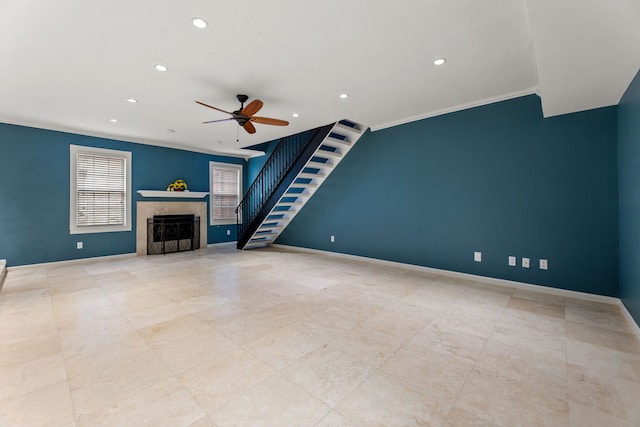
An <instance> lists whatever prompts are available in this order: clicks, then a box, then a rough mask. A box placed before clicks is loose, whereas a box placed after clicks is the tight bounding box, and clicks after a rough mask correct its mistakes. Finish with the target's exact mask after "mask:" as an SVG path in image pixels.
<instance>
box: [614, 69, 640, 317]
mask: <svg viewBox="0 0 640 427" xmlns="http://www.w3.org/2000/svg"><path fill="white" fill-rule="evenodd" d="M618 150H619V151H618V173H619V197H620V207H619V209H620V298H621V299H622V302H623V303H624V305H625V306H626V307H627V309H628V310H629V312H630V313H631V315H632V316H633V317H634V318H635V320H636V322H637V323H638V324H640V72H638V74H637V75H636V77H635V79H634V80H633V81H632V82H631V85H629V88H628V89H627V91H626V93H625V94H624V96H623V97H622V100H621V101H620V104H619V106H618Z"/></svg>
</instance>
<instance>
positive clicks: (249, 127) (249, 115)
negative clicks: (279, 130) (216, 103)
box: [196, 95, 289, 133]
mask: <svg viewBox="0 0 640 427" xmlns="http://www.w3.org/2000/svg"><path fill="white" fill-rule="evenodd" d="M236 98H238V101H240V108H239V109H237V110H236V111H233V112H229V111H225V110H222V109H220V108H218V107H213V106H211V105H208V104H205V103H204V102H200V101H196V102H197V103H198V104H200V105H204V106H205V107H209V108H213V109H214V110H218V111H221V112H223V113H227V114H229V115H231V117H230V118H228V119H221V120H210V121H208V122H202V123H217V122H226V121H229V120H235V121H236V122H238V124H239V125H240V126H242V127H243V128H244V130H246V131H247V132H248V133H256V128H255V126H253V123H260V124H263V125H273V126H287V125H289V122H287V121H285V120H280V119H272V118H270V117H259V116H254V114H256V113H257V112H258V111H260V109H261V108H262V105H263V103H262V101H260V100H259V99H254V100H253V101H251V102H250V103H249V104H247V106H246V107H245V106H244V103H245V102H246V101H247V100H248V99H249V97H248V96H247V95H236ZM252 122H253V123H252Z"/></svg>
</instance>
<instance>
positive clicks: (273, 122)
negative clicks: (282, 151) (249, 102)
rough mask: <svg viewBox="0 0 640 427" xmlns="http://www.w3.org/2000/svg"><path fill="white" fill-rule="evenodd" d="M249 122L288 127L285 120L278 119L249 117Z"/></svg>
mask: <svg viewBox="0 0 640 427" xmlns="http://www.w3.org/2000/svg"><path fill="white" fill-rule="evenodd" d="M249 120H251V121H252V122H256V123H260V124H263V125H273V126H288V125H289V122H288V121H286V120H280V119H272V118H271V117H256V116H254V117H251V118H250V119H249Z"/></svg>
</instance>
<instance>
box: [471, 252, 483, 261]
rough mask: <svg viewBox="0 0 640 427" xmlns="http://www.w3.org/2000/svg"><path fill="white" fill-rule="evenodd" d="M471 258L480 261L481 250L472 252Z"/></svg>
mask: <svg viewBox="0 0 640 427" xmlns="http://www.w3.org/2000/svg"><path fill="white" fill-rule="evenodd" d="M473 260H474V261H475V262H482V252H474V253H473Z"/></svg>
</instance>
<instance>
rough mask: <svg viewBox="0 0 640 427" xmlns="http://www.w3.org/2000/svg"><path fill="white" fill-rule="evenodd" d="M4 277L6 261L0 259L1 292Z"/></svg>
mask: <svg viewBox="0 0 640 427" xmlns="http://www.w3.org/2000/svg"><path fill="white" fill-rule="evenodd" d="M5 277H7V261H6V260H4V259H0V290H2V285H4V279H5Z"/></svg>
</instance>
